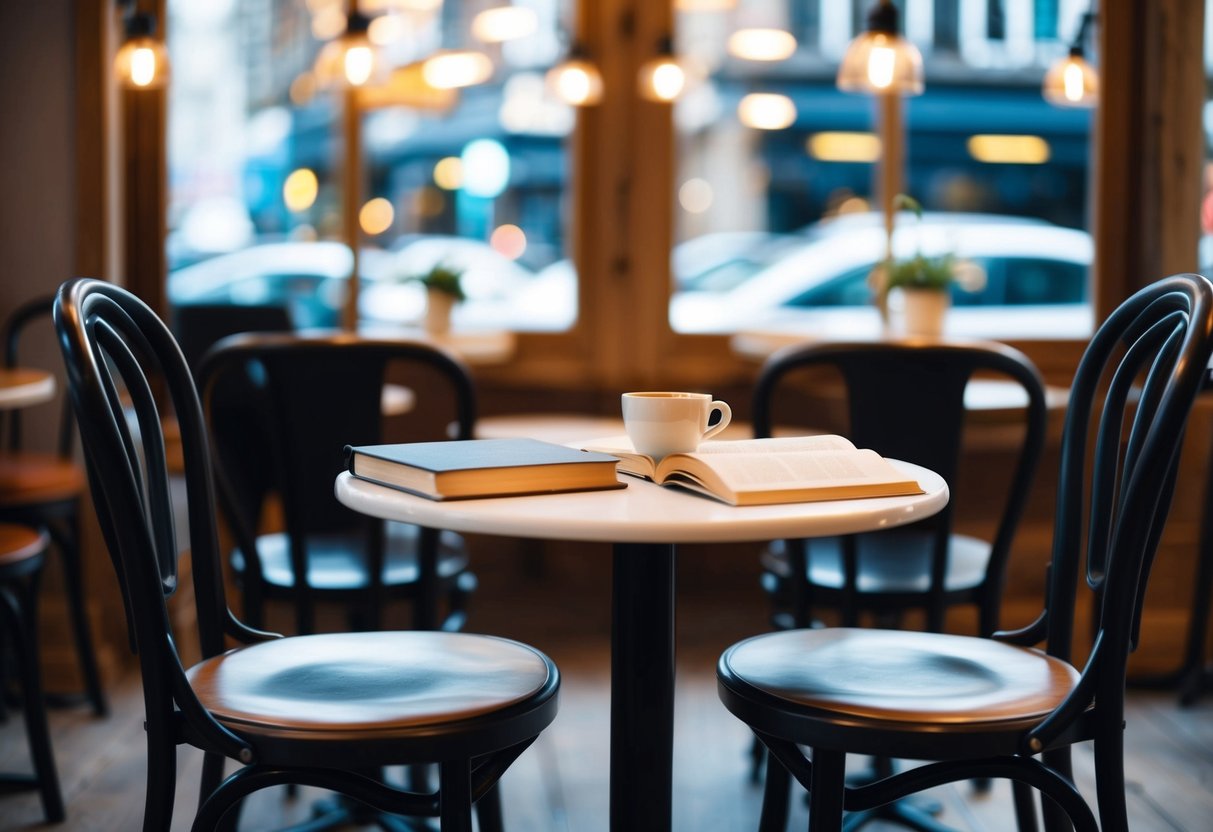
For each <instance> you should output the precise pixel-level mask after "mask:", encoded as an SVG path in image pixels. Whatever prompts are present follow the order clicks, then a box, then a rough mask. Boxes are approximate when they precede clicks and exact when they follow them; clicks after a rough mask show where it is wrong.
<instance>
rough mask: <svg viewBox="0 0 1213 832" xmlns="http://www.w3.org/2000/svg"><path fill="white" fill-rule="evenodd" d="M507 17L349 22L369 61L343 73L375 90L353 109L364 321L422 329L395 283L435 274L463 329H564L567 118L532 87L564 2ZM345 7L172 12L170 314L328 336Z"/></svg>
mask: <svg viewBox="0 0 1213 832" xmlns="http://www.w3.org/2000/svg"><path fill="white" fill-rule="evenodd" d="M503 5H506V6H508V7H510V8H513V9H514V10H515V11H514V12H510V13H509V14H508V15H506V16H504V17H503V16H498V17H493V18H491V19H480V17H479V16H478V14H477V13H478V12H481V11H484V10H485V9H486V8H487V6H483V5H480V6H478V5H476V4H458V3H446V4H443V3H440V2H432V3H427V2H408V3H403V2H389V0H366V1H365V2H362V3H361V4H360V9H361V10H362V11H363V12H364V13H366V14H368V15H371V21H370V26H369V30H368V32H367V37H368V39H369V41H370V43H371V44H372V46H373V60H371V59H368V61H365V62H363V63H362V64H359V65H358V66H357V67H355V68H357V69H360V70H363V73H362V74H363V75H365V76H368V78H369V80H367V81H366V83H365V86H364V87H363V88H361V91H360V93H359V95H360V96H361V98H360V101H361V102H362V104H361V108H362V115H361V119H360V133H361V142H360V156H361V171H362V179H363V182H364V185H363V194H362V199H361V200H360V202H361V205H360V206H359V208H358V211H357V216H356V219H357V223H358V227H359V228H360V229H361V242H360V245H359V274H360V279H361V281H362V283H361V291H360V296H361V297H360V304H359V309H360V315H361V318H362V319H363V320H367V321H373V322H376V323H387V324H392V325H413V324H417V323H418V322H419V321H420V320H421V319H422V317H423V314H424V304H425V300H424V291H423V289H422V287H421V286H420V285H419V284H418V283H416V282H410V281H409V280H408V278H411V277H417V276H420V275H423V274H425V273H426V272H427V271H429V270H430V269H432V268H434V267H435V266H437V265H442V266H445V267H450V268H453V269H456V270H459V271H461V272H462V273H463V288H464V291H465V293H466V295H467V300H466V301H465V302H464V303H462V304H460V305H459V306H458V307H457V308H456V310H455V314H454V325H455V327H456V328H457V329H458V328H466V329H478V328H502V327H508V328H514V329H548V330H561V329H566V328H568V327H569V326H571V325H572V324H573V323H574V319H575V316H576V305H577V304H576V275H575V273H574V271H573V268H572V266H571V264H570V263H569V261H568V260H567V253H566V249H567V246H566V228H565V215H566V211H565V210H564V209H565V205H564V200H565V193H566V189H565V183H566V181H567V170H568V159H567V154H566V150H565V138H566V137H567V136H568V134H569V132H570V131H571V129H572V127H573V122H574V111H573V110H572V108H571V107H569V106H568V105H567V104H565V103H563V102H561V101H560V100H559V99H557V98H556V97H555V96H554V95H553V94H552V93H551V91H550V90H549V88H548V86H547V85H546V84H545V83H544V73H545V72H546V71H547V70H548V69H549V68H550V67H551V66H553V65H554V64H555V63H556V62H557V61H558V60H559V59H560V58H561V57H562V49H563V47H564V38H563V35H562V31H563V30H564V28H566V27H567V23H568V21H567V20H566V16H567V14H568V13H569V12H571V4H570V3H567V2H566V1H565V0H514V2H513V3H512V4H503ZM344 9H345V5H344V3H343V2H342V0H307V1H306V2H305V1H304V0H212V1H211V2H207V3H196V2H187V0H170V2H169V25H168V33H169V37H170V43H169V47H170V49H171V50H172V53H173V56H174V76H173V81H172V86H171V89H170V108H169V164H170V195H169V217H168V222H169V229H170V234H169V240H168V257H169V268H170V277H169V287H168V292H169V298H170V301H171V302H172V303H173V304H183V303H233V304H237V303H239V304H246V305H279V306H286V307H287V308H288V309H289V310H290V311H291V313H292V316H293V318H294V322H295V324H296V326H300V327H303V326H335V325H337V323H338V321H339V320H340V319H341V314H340V313H341V306H342V303H343V302H344V301H343V299H344V297H345V295H346V292H345V287H346V285H347V284H348V278H349V273H350V270H351V267H352V260H353V258H352V256H351V254H350V251H349V249H348V247H347V246H346V245H345V244H344V240H343V227H344V222H343V217H342V210H343V199H342V186H343V175H344V174H343V166H344V164H345V159H346V154H345V152H344V148H343V138H342V137H343V132H342V117H343V116H342V106H343V99H344V95H343V92H342V90H341V89H340V88H339V83H340V79H341V76H342V74H343V70H342V67H343V66H344V64H342V63H341V60H340V59H341V54H340V53H341V50H340V48H339V47H340V37H341V35H342V34H343V32H344V31H345V27H346V20H345V14H344ZM477 33H479V34H477ZM436 54H440V55H442V56H444V58H450V57H452V56H455V57H458V56H459V55H474V56H477V57H475V58H473V61H474V62H475V61H478V63H474V64H467V65H466V66H470V67H471V68H472V69H475V70H476V71H479V69H483V68H486V67H487V70H488V72H489V73H490V74H489V75H488V77H487V78H486V79H484V80H483V81H482V82H480V83H476V84H474V85H472V86H457V85H458V84H462V83H464V82H467V81H469V80H475V78H474V77H473V76H474V74H475V73H473V74H472V76H468V75H465V74H464V72H465V69H466V66H462V65H461V66H462V68H461V66H455V65H454V64H450V63H446V64H442V65H438V64H431V63H427V58H430V57H431V56H433V55H436ZM334 56H335V58H334ZM334 61H335V62H334ZM456 63H457V62H456ZM347 68H348V67H347ZM468 71H469V72H470V71H471V70H468ZM457 76H458V77H457ZM360 77H361V76H360ZM427 79H430V80H427Z"/></svg>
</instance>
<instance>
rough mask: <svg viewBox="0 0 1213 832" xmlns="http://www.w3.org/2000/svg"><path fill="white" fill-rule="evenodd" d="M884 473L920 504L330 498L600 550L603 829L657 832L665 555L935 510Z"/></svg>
mask: <svg viewBox="0 0 1213 832" xmlns="http://www.w3.org/2000/svg"><path fill="white" fill-rule="evenodd" d="M894 464H895V465H896V466H897V467H898V468H900V469H902V470H904V471H906V472H907V473H908V474H909V475H910V476H912V477H914V478H915V479H917V480H918V482H919V484H920V485H921V486H922V488H923V490H924V491H925V493H924V494H920V495H915V496H910V497H878V498H872V499H864V500H833V501H829V502H817V503H789V504H784V505H772V506H746V507H742V508H735V507H732V506H728V505H725V504H724V503H719V502H716V501H715V500H711V499H707V498H704V497H699V496H696V495H694V494H690V493H687V492H684V491H679V490H677V489H672V488H664V487H662V486H658V485H654V484H652V483H650V482H646V481H643V480H639V479H634V478H632V477H626V476H623V477H622V480H624V481H626V482H627V483H628V487H627V488H624V489H620V490H616V491H584V492H576V493H569V494H548V495H542V496H530V497H507V498H495V499H483V500H456V501H451V502H434V501H430V500H426V499H424V498H422V497H416V496H413V495H411V494H406V493H404V492H402V491H396V490H394V489H391V488H385V487H383V486H379V485H375V484H373V483H370V482H366V481H364V480H359V479H356V478H354V477H352V476H351V475H350V474H349V473H342V474H340V475H339V476H338V477H337V482H336V486H335V490H336V494H337V499H338V500H339V501H340V502H341V503H343V504H345V505H346V506H348V507H350V508H352V509H354V510H355V511H359V512H362V513H363V514H368V515H370V516H372V517H380V518H383V519H386V520H399V521H402V522H405V523H414V524H417V525H420V526H426V527H429V528H439V529H451V530H453V531H459V532H474V533H479V534H495V535H506V536H511V537H513V536H517V537H531V538H536V537H537V538H545V539H550V540H573V541H595V542H609V543H612V544H614V547H613V566H612V569H613V577H612V585H613V586H612V598H611V616H612V627H611V760H610V790H611V791H610V795H611V796H610V806H611V829H612V830H615V832H625V830H626V832H644V831H645V830H654V831H656V830H663V831H664V830H669V828H670V819H671V785H672V778H673V771H672V767H673V748H674V547H675V544H677V543H721V542H746V541H755V542H757V541H764V540H773V539H777V538H785V537H786V538H800V537H816V536H824V535H836V534H850V533H853V532H862V531H872V530H875V529H880V528H891V527H893V526H899V525H902V524H905V523H910V522H913V521H915V520H920V519H922V518H923V517H928V516H930V515H932V514H934V513H936V512H938V511H939V510H941V509H942V508H943V507H944V506H945V505H946V504H947V501H948V487H947V484H946V483H945V482H944V481H943V479H942V478H941V477H940V476H938V475H937V474H935V473H934V472H932V471H929V470H927V469H925V468H921V467H919V466H916V465H910V464H909V463H905V462H898V461H894Z"/></svg>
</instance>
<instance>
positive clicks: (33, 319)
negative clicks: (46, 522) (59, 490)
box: [0, 296, 76, 458]
mask: <svg viewBox="0 0 1213 832" xmlns="http://www.w3.org/2000/svg"><path fill="white" fill-rule="evenodd" d="M54 302H55V298H54V296H46V297H38V298H34V299H33V300H30V301H27V302H25V303H23V304H21V306H19V307H17V308H16V309H15V310H14V311H13V313H12V314H11V315H9V316H8V318H7V319H6V320H5V321H4V325H3V328H2V329H0V344H3V345H4V366H5V367H7V368H9V369H12V368H14V367H19V366H22V363H21V361H22V359H21V345H22V341H23V338H24V336H25V334H26V333H27V332H28V331H29V330H28V327H29V326H30V325H31V324H36V323H37V322H38V321H40V320H41V319H43V318H45V319H46V320H45V322H44V323H45V325H46V326H47V332H48V333H49V332H50V324H51V308H52V307H53V305H54ZM62 406H63V415H62V416H61V417H60V419H59V425H58V432H57V434H58V435H57V436H56V444H55V452H56V453H57V454H58V455H59V456H61V457H65V458H66V457H70V456H71V455H72V446H73V444H74V443H75V435H76V431H75V425H74V424H73V423H72V405H71V401H70V399H69V398H68V397H67V396H64V397H63V402H62ZM21 410H22V409H21V408H14V409H13V410H11V411H8V412H6V413H4V414H0V415H2V416H3V418H4V420H5V422H6V423H7V424H6V428H5V430H4V434H3V436H4V447H5V448H6V449H7V450H9V451H16V450H19V449H20V448H21V447H22V445H23V443H24V441H25V436H24V435H23V431H22V416H21Z"/></svg>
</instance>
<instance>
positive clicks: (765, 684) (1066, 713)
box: [717, 275, 1213, 832]
mask: <svg viewBox="0 0 1213 832" xmlns="http://www.w3.org/2000/svg"><path fill="white" fill-rule="evenodd" d="M1211 353H1213V285H1211V284H1210V283H1209V282H1208V281H1207V280H1206V279H1205V278H1203V277H1200V276H1199V275H1178V276H1175V277H1170V278H1167V279H1165V280H1162V281H1160V282H1158V283H1156V284H1154V285H1152V286H1149V287H1147V288H1145V289H1143V290H1141V291H1139V292H1138V293H1137V294H1135V295H1134V296H1133V297H1131V298H1130V299H1129V300H1127V301H1126V302H1125V303H1124V304H1122V305H1121V307H1120V308H1119V309H1117V310H1116V311H1115V312H1114V313H1113V314H1112V315H1111V316H1110V317H1109V318H1108V320H1107V321H1106V322H1105V323H1104V324H1103V325H1102V326H1101V327H1100V328H1099V331H1098V332H1097V333H1096V335H1095V336H1094V338H1093V339H1092V340H1091V342H1090V344H1089V346H1088V348H1087V350H1086V353H1085V354H1084V356H1083V358H1082V361H1081V362H1080V364H1079V367H1078V371H1077V374H1076V376H1075V379H1074V385H1073V387H1072V388H1071V397H1070V406H1069V410H1068V412H1067V416H1066V423H1065V428H1064V432H1063V437H1062V447H1061V471H1060V480H1059V488H1058V501H1057V513H1056V524H1057V525H1056V529H1055V535H1054V540H1053V554H1052V559H1051V565H1050V567H1049V573H1048V588H1047V591H1046V597H1045V605H1044V611H1043V612H1042V613H1041V615H1040V616H1039V617H1038V618H1037V619H1036V620H1035V621H1034V622H1032V623H1031V624H1030V625H1028V626H1027V627H1024V628H1023V629H1021V630H1016V631H1014V632H1005V633H997V634H996V635H995V637H994V638H992V639H987V638H980V637H964V636H954V635H944V634H939V633H921V632H906V631H896V630H875V629H854V628H834V629H798V630H787V631H782V632H775V633H769V634H766V635H761V636H757V637H755V638H751V639H748V640H745V641H742V642H740V643H738V644H735V645H733V646H732V647H730V648H728V649H727V650H726V651H725V652H724V654H723V655H722V656H721V658H720V662H719V664H718V666H717V681H718V691H719V694H720V698H721V700H722V701H723V702H724V704H725V706H726V707H727V708H728V709H729V710H730V711H731V712H732V713H733V714H734V715H735V716H737V717H738V718H739V719H741V720H742V721H744V722H745V723H746V724H747V725H749V726H750V727H751V728H752V729H753V730H754V731H755V732H756V733H757V734H758V736H759V737H760V738H761V739H762V741H763V743H764V744H765V745H766V747H767V748H768V749H769V750H770V752H771V754H772V755H773V756H774V758H775V759H777V760H778V761H779V762H780V763H781V764H782V765H774V764H772V766H771V772H768V778H767V792H766V794H765V795H764V811H763V819H762V827H761V828H762V829H764V830H767V832H769V831H770V830H775V829H782V827H783V825H784V823H785V821H786V816H785V815H784V814H783V812H782V811H780V807H779V804H780V802H784V803H786V783H787V774H786V772H789V771H790V772H791V774H792V775H793V776H795V778H796V779H797V780H798V781H799V782H800V783H801V784H803V785H804V786H805V788H807V789H808V790H809V793H810V800H811V803H810V810H809V818H810V820H809V824H810V826H809V828H810V830H813V832H825V830H837V829H841V828H843V826H844V820H843V816H844V811H849V812H856V813H860V815H859V818H860V819H862V813H864V812H867V811H870V810H872V809H874V808H875V807H878V806H881V805H884V804H886V803H888V802H890V801H894V800H899V799H901V798H903V797H905V796H907V795H909V794H912V793H916V792H919V791H921V790H923V789H927V788H931V787H934V786H937V785H941V784H943V783H949V782H955V781H958V780H963V779H967V778H972V777H999V778H1009V779H1010V780H1012V782H1013V784H1014V785H1015V786H1016V788H1015V797H1016V804H1015V806H1016V814H1017V816H1018V820H1019V823H1020V829H1021V830H1027V829H1035V828H1036V806H1035V803H1034V801H1033V799H1032V792H1031V791H1030V789H1029V788H1028V787H1031V788H1032V789H1036V790H1038V791H1039V792H1041V793H1042V794H1043V795H1045V796H1047V798H1048V800H1045V801H1043V803H1044V816H1045V819H1046V823H1047V825H1048V828H1050V829H1061V828H1067V827H1066V823H1067V821H1068V822H1069V823H1072V824H1073V826H1074V827H1075V828H1076V829H1078V830H1080V832H1094V830H1096V829H1097V828H1099V826H1098V825H1097V823H1096V819H1095V813H1094V811H1093V810H1092V808H1091V807H1090V806H1089V805H1088V804H1087V802H1086V800H1085V799H1084V798H1083V796H1082V795H1081V794H1080V793H1079V791H1078V790H1077V789H1076V788H1075V786H1074V781H1073V777H1072V769H1071V758H1070V748H1071V746H1072V745H1073V744H1075V743H1079V742H1084V741H1088V740H1093V741H1094V746H1093V752H1094V761H1095V772H1096V782H1097V788H1096V800H1097V804H1098V810H1099V820H1100V823H1101V824H1102V828H1103V829H1104V830H1112V832H1123V830H1127V829H1128V822H1127V819H1126V808H1125V779H1124V718H1125V713H1124V691H1125V668H1126V664H1127V661H1128V657H1129V654H1130V653H1131V652H1132V650H1133V649H1134V647H1135V646H1136V644H1137V642H1138V634H1139V631H1140V625H1141V612H1142V602H1143V598H1144V594H1145V589H1146V580H1147V577H1148V575H1149V570H1150V566H1151V563H1152V561H1153V557H1154V553H1155V550H1156V548H1157V544H1158V540H1159V537H1160V535H1161V532H1162V528H1163V525H1164V521H1165V519H1166V516H1167V512H1168V510H1169V508H1170V502H1171V496H1172V493H1173V491H1174V487H1175V477H1176V469H1177V460H1178V456H1179V448H1180V445H1181V442H1182V439H1183V433H1184V425H1185V423H1186V420H1187V417H1188V413H1189V411H1190V409H1191V407H1192V404H1193V401H1194V399H1195V397H1196V393H1197V391H1198V390H1199V388H1200V384H1201V378H1202V376H1203V374H1204V373H1205V368H1206V366H1207V364H1208V362H1209V357H1210V354H1211ZM1105 385H1106V392H1105V393H1103V394H1102V395H1101V394H1100V391H1101V390H1104V389H1105ZM1093 431H1094V432H1093ZM1091 438H1094V442H1093V443H1090V447H1089V440H1090V439H1091ZM1084 492H1089V501H1088V499H1087V496H1088V495H1087V494H1085V493H1084ZM1084 554H1085V558H1084ZM1084 560H1085V564H1084V563H1083V561H1084ZM1084 566H1085V569H1084ZM1080 578H1085V584H1086V586H1087V588H1088V589H1089V590H1090V593H1088V595H1089V597H1090V600H1091V603H1092V604H1093V607H1094V612H1095V614H1096V617H1097V622H1098V626H1097V631H1096V634H1095V638H1094V642H1093V646H1092V648H1091V652H1090V655H1089V657H1088V658H1087V660H1086V664H1085V665H1084V667H1083V669H1082V670H1081V671H1079V670H1078V669H1076V668H1075V667H1074V666H1073V665H1072V664H1071V663H1070V662H1071V653H1072V642H1073V631H1074V626H1075V618H1076V616H1075V610H1076V605H1077V595H1078V586H1079V580H1080ZM1081 617H1082V619H1083V621H1084V622H1085V621H1086V618H1087V617H1086V615H1085V614H1084V615H1083V616H1081ZM1040 644H1043V645H1044V648H1045V649H1044V651H1043V652H1042V651H1041V650H1038V649H1036V647H1035V646H1036V645H1040ZM860 671H861V672H860ZM802 747H803V748H807V749H809V754H808V755H807V756H806V754H805V753H803V752H802V750H801V748H802ZM848 754H881V755H890V756H893V757H897V758H906V759H916V760H925V761H929V762H927V763H926V764H925V765H923V766H921V767H919V768H915V769H911V770H908V771H905V772H902V773H899V774H896V775H893V776H891V777H889V778H887V779H884V780H882V781H879V782H876V783H872V784H868V785H864V786H857V787H849V786H847V785H846V784H845V781H844V768H845V762H846V756H847V755H848ZM810 757H811V761H810ZM776 772H779V773H782V774H783V776H782V777H772V776H771V774H772V773H776ZM781 780H782V783H783V785H782V786H781V785H780V781H781ZM781 792H782V793H781ZM846 825H847V827H848V828H849V827H851V826H852V825H853V823H852V820H851V818H850V817H848V818H847V824H846Z"/></svg>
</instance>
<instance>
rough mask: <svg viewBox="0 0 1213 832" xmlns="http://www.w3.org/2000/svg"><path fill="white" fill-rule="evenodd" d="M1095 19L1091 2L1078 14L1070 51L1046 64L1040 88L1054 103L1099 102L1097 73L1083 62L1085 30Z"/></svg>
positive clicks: (1077, 104) (1089, 103) (1084, 59)
mask: <svg viewBox="0 0 1213 832" xmlns="http://www.w3.org/2000/svg"><path fill="white" fill-rule="evenodd" d="M1094 22H1095V11H1094V6H1092V9H1091V10H1090V11H1088V12H1087V13H1086V14H1084V15H1083V16H1082V22H1081V23H1080V24H1079V26H1078V33H1077V34H1076V35H1075V36H1074V42H1073V43H1072V44H1071V45H1070V53H1069V54H1068V55H1067V56H1066V57H1064V58H1062V59H1061V60H1059V61H1057V62H1056V63H1055V64H1053V66H1051V67H1049V71H1048V72H1046V73H1045V79H1044V85H1043V88H1042V90H1041V92H1042V93H1043V94H1044V97H1045V100H1046V101H1048V102H1049V103H1050V104H1053V105H1055V106H1057V107H1094V106H1095V105H1096V104H1098V103H1099V75H1098V73H1096V71H1095V69H1094V67H1092V66H1091V64H1089V63H1088V62H1087V59H1086V55H1085V47H1084V44H1085V43H1086V39H1087V33H1088V32H1089V31H1090V28H1091V24H1092V23H1094Z"/></svg>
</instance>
